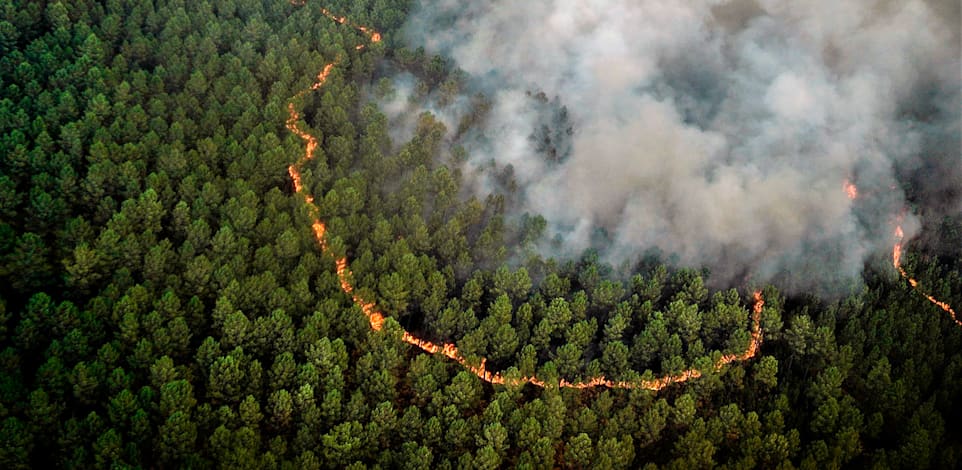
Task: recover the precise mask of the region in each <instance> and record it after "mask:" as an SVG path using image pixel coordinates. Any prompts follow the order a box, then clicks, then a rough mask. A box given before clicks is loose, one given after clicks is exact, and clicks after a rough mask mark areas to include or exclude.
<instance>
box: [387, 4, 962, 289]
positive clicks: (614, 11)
mask: <svg viewBox="0 0 962 470" xmlns="http://www.w3.org/2000/svg"><path fill="white" fill-rule="evenodd" d="M959 28H960V21H959V6H958V2H957V0H948V1H944V2H928V1H919V0H908V1H868V0H849V1H841V2H840V1H838V0H806V1H788V0H784V1H783V0H758V1H755V0H750V1H741V0H736V1H731V2H725V1H697V0H694V1H686V2H677V1H668V0H654V1H653V0H642V1H637V0H631V1H625V0H589V1H576V0H529V1H523V2H519V1H501V0H496V1H487V0H485V1H463V0H425V1H422V2H420V6H419V7H418V8H416V9H415V10H414V12H413V13H412V15H411V18H410V20H409V23H408V24H407V25H406V27H405V34H406V36H405V40H406V42H407V43H408V44H409V45H410V46H412V47H417V46H423V47H425V48H426V49H427V50H428V51H429V52H430V53H438V54H442V55H444V56H446V57H448V58H450V59H452V60H453V61H454V62H455V63H456V64H457V65H458V66H460V67H461V68H462V69H464V70H465V71H466V72H467V73H468V74H469V76H470V77H471V82H472V84H473V86H476V87H477V88H479V89H480V90H482V91H484V93H485V94H486V95H487V96H488V97H489V98H490V99H491V100H492V109H491V113H490V115H489V116H488V119H487V120H486V121H485V123H484V126H483V128H482V132H481V133H480V134H481V135H483V137H484V138H478V139H474V140H467V141H465V142H464V143H465V144H466V146H467V148H468V150H469V152H470V160H469V162H468V163H467V165H468V168H466V171H465V173H466V174H468V175H470V178H472V183H473V184H474V186H475V188H476V190H477V191H478V192H479V193H481V194H482V195H483V194H485V193H487V192H490V191H491V190H492V188H493V186H492V181H493V179H492V174H493V172H491V171H489V170H477V169H478V168H490V165H491V163H492V162H493V163H494V164H495V165H496V166H497V167H498V168H503V167H505V166H507V165H511V166H512V167H513V170H514V176H515V178H516V179H517V181H518V183H519V184H520V188H521V191H523V195H522V203H521V204H520V207H517V209H516V210H517V211H518V213H523V212H526V211H530V212H535V213H539V214H542V215H544V216H545V218H546V219H547V220H548V221H549V230H550V233H549V235H550V236H551V237H560V239H561V240H563V244H562V246H563V247H564V248H563V251H564V252H563V253H554V254H561V255H573V256H574V255H577V254H580V253H581V252H582V250H584V249H585V248H588V247H589V246H592V244H593V243H594V244H597V243H598V239H599V237H598V236H597V234H598V232H599V231H598V230H597V229H598V228H603V229H604V230H605V231H606V233H607V236H608V239H607V240H606V241H604V242H603V243H601V245H602V246H600V248H602V251H603V254H604V257H605V258H606V259H607V260H608V261H609V262H612V263H613V264H615V265H618V264H621V263H622V261H624V260H626V259H628V260H633V259H637V258H638V257H639V256H641V255H642V254H643V253H645V251H646V250H649V249H652V248H657V249H660V250H661V251H662V252H664V253H665V254H672V255H674V256H675V257H676V259H677V260H678V262H679V263H680V264H682V265H688V266H703V265H704V266H709V267H711V269H712V278H713V279H714V280H715V281H716V282H722V283H738V282H744V280H745V279H746V277H747V276H750V277H751V279H754V280H756V281H768V280H773V279H774V280H778V281H779V282H780V283H782V284H787V285H788V286H789V287H790V288H797V289H815V290H817V291H820V292H823V293H831V292H832V291H833V290H834V289H835V286H837V281H838V280H840V279H855V278H857V276H858V275H859V274H860V273H861V272H862V270H863V265H864V261H865V259H866V257H867V256H869V255H872V254H876V255H878V254H880V253H881V254H883V255H884V253H887V252H890V250H891V246H892V243H893V240H894V239H893V235H892V231H893V228H894V224H895V219H896V217H897V216H898V215H899V214H900V213H902V212H904V208H905V207H907V204H906V200H905V199H906V197H905V194H903V192H902V190H901V189H898V188H900V187H902V186H900V181H899V180H898V179H897V178H896V175H898V174H899V172H903V173H906V174H915V175H918V174H919V172H924V171H932V173H933V174H932V182H930V183H928V182H927V183H926V184H931V185H933V186H932V187H933V188H958V187H959V186H962V178H960V174H962V170H960V168H962V156H960V149H959V143H960V142H959V127H960V121H959V114H960V108H962V104H960V86H962V82H960V78H959V76H960V73H962V71H960V70H962V69H960V67H962V66H960V36H959ZM399 78H400V79H399V80H398V83H399V84H400V88H401V91H402V92H403V91H404V90H403V84H404V83H405V82H406V80H404V79H403V77H399ZM538 91H543V92H545V93H546V94H547V96H548V97H549V98H554V97H558V99H559V102H560V104H561V105H564V106H566V107H567V110H568V114H569V118H570V120H571V124H572V125H573V129H574V133H573V135H572V136H571V137H570V139H571V141H570V149H571V151H570V155H569V156H568V157H567V158H566V159H565V160H563V161H561V162H560V163H558V162H549V161H547V160H546V159H545V158H543V156H539V155H538V154H537V153H536V151H535V149H534V145H535V143H534V142H533V140H532V139H530V136H531V134H532V130H533V129H534V128H535V126H536V124H537V123H541V122H543V120H544V113H543V112H540V111H537V109H538V108H537V107H536V106H532V105H531V102H532V98H530V97H528V96H526V92H538ZM402 95H403V93H402ZM466 99H467V98H466V97H465V98H464V100H466ZM385 109H386V110H387V112H388V114H392V113H396V114H399V113H401V112H403V106H398V105H397V104H396V103H395V104H393V105H392V104H391V103H387V104H386V107H385ZM462 110H463V106H452V107H449V108H447V109H442V110H435V111H436V113H437V114H439V116H440V117H441V118H442V119H443V120H446V121H448V122H450V123H456V122H457V113H459V112H462ZM453 127H456V124H452V125H449V129H451V128H453ZM847 178H850V179H852V180H853V181H855V182H856V184H857V185H858V188H859V192H860V197H859V198H858V199H857V200H855V201H854V202H853V201H850V200H849V199H848V198H847V197H846V194H845V192H844V191H843V182H844V181H845V180H846V179H847ZM893 188H894V189H893ZM933 190H934V189H933ZM939 190H941V189H939ZM949 191H950V192H949V193H946V194H949V195H950V196H949V197H948V198H949V200H942V201H940V202H939V209H938V210H939V211H941V213H958V212H959V211H962V204H960V201H959V200H958V194H959V193H958V192H951V191H954V190H949ZM943 199H945V197H943ZM903 226H904V228H905V229H906V235H907V236H909V237H911V236H913V235H915V234H916V233H917V231H918V229H919V226H920V225H919V220H918V217H916V216H915V215H913V211H912V210H911V209H910V210H908V211H907V212H905V219H904V222H903ZM547 246H548V244H546V251H550V250H549V249H548V248H547ZM789 273H790V274H789Z"/></svg>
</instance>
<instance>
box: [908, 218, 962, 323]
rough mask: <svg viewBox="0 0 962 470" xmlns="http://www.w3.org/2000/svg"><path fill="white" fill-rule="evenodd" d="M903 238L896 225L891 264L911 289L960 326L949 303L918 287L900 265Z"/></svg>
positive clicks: (915, 281) (916, 282)
mask: <svg viewBox="0 0 962 470" xmlns="http://www.w3.org/2000/svg"><path fill="white" fill-rule="evenodd" d="M900 218H901V217H900ZM904 238H905V232H903V231H902V225H901V224H898V225H896V226H895V245H894V246H893V247H892V266H894V267H895V269H896V270H897V271H898V272H899V274H900V275H901V276H902V277H903V278H905V280H907V281H909V285H910V286H912V288H913V289H915V290H916V291H917V292H918V293H920V294H922V296H923V297H925V298H926V299H928V301H929V302H932V304H934V305H935V306H936V307H939V308H941V309H942V310H944V311H945V312H946V313H948V314H949V317H950V318H952V321H954V322H955V324H957V325H959V326H962V321H960V320H959V318H958V316H957V315H956V314H955V310H953V309H952V306H951V305H949V304H948V303H947V302H943V301H941V300H939V299H936V298H935V297H934V296H933V295H932V294H929V293H927V292H924V291H922V290H921V289H920V288H919V281H917V280H915V278H913V277H912V276H909V273H907V272H905V268H903V267H902V244H903V242H904Z"/></svg>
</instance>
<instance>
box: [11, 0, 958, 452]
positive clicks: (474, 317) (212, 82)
mask: <svg viewBox="0 0 962 470" xmlns="http://www.w3.org/2000/svg"><path fill="white" fill-rule="evenodd" d="M411 8H412V5H411V2H409V1H408V0H355V1H346V0H330V1H325V2H323V3H322V2H318V1H315V0H307V1H306V2H293V3H291V2H288V1H285V0H224V1H216V2H214V1H210V0H199V1H192V2H191V1H185V0H106V1H103V2H97V1H93V0H78V1H71V2H66V1H59V0H58V1H49V0H47V1H29V0H0V156H2V157H0V467H3V468H9V469H19V468H251V469H261V468H264V469H271V468H277V469H320V468H354V469H361V468H418V469H428V468H431V469H454V468H479V469H494V468H514V467H518V468H561V467H564V468H602V469H607V468H645V469H652V470H654V469H657V468H679V469H689V468H714V467H721V468H732V469H733V468H779V469H793V468H803V469H823V468H840V467H871V468H960V467H962V426H960V424H959V423H962V392H960V390H962V327H959V326H958V325H957V324H956V322H954V321H953V318H952V316H951V315H949V313H947V312H946V311H944V310H943V309H940V308H939V307H938V306H937V305H933V303H932V301H930V299H929V298H927V297H926V295H930V296H932V298H935V299H939V300H940V301H944V302H946V303H947V305H952V306H955V307H956V308H958V306H962V277H960V273H962V253H959V252H952V251H945V250H941V251H940V250H935V249H929V248H928V247H927V245H926V244H925V243H912V242H911V241H906V245H905V249H904V252H902V253H900V257H901V258H900V260H898V259H897V260H896V264H897V265H898V266H899V267H901V268H903V269H904V270H905V272H907V273H910V275H911V276H913V279H914V280H917V283H918V284H919V288H918V289H916V288H913V287H914V286H913V285H911V284H910V283H909V282H908V281H907V279H906V277H905V276H902V275H900V273H899V272H898V271H897V270H895V269H888V270H885V271H879V272H867V273H866V282H865V283H864V284H861V285H859V286H857V287H856V288H853V289H852V292H851V293H850V294H849V295H848V296H845V297H844V298H841V299H835V300H826V299H822V298H819V297H817V296H815V295H803V294H791V295H789V294H787V293H783V292H781V291H780V290H779V289H778V287H777V286H776V285H767V284H759V285H753V284H748V285H740V286H731V287H730V288H728V289H718V288H714V287H711V286H712V285H713V284H711V283H710V282H709V280H710V278H711V272H710V270H709V269H707V268H702V267H698V266H695V267H685V266H678V265H676V264H674V263H671V262H670V260H669V259H663V258H664V257H659V256H654V255H652V256H649V257H646V258H644V259H643V260H642V261H640V262H639V263H637V264H636V265H634V266H632V269H631V271H632V274H631V275H629V276H623V275H621V274H620V269H618V267H615V266H611V265H610V264H609V263H607V262H606V261H605V260H604V258H602V257H600V256H599V255H598V253H597V252H595V251H593V250H587V251H586V252H584V253H583V254H582V255H581V256H579V257H578V258H577V259H574V260H568V259H555V258H552V257H546V256H544V255H542V254H541V252H540V251H539V250H537V249H536V246H537V245H538V244H539V243H541V242H542V241H543V239H544V238H545V237H546V227H545V225H546V224H545V220H544V218H542V217H541V216H539V215H537V214H527V215H525V216H524V217H520V218H517V217H512V216H510V215H509V214H508V211H507V207H508V205H509V204H510V202H511V198H512V197H514V196H513V195H512V188H513V185H512V181H511V175H510V174H506V175H503V183H504V184H503V185H502V186H501V189H502V190H503V194H493V195H491V196H489V197H486V198H479V197H476V196H475V195H473V194H472V193H471V192H469V191H467V190H466V188H465V186H466V183H465V179H466V178H465V175H464V174H463V173H462V171H461V168H462V167H461V166H460V165H459V164H458V163H459V159H463V158H466V157H465V156H464V155H463V154H459V153H458V152H454V155H453V156H452V155H447V154H446V152H442V151H441V149H442V147H443V146H444V145H446V143H447V142H450V139H451V138H452V136H457V135H459V134H462V133H464V132H466V130H467V129H469V128H471V126H474V125H475V124H476V122H478V121H480V120H483V119H485V117H486V116H485V110H486V99H485V97H484V96H481V95H478V96H475V97H473V98H472V99H471V100H470V103H471V106H473V112H472V113H469V114H468V115H467V117H466V118H465V119H464V120H463V121H462V122H461V123H459V125H458V128H454V129H451V128H448V126H446V125H445V124H444V123H443V122H442V121H441V120H439V119H437V118H436V117H435V116H434V115H432V114H431V113H423V114H420V115H419V116H417V120H416V126H415V128H414V130H413V137H412V138H410V139H409V140H405V141H397V140H396V139H394V138H392V133H391V129H390V123H389V120H388V118H387V116H386V115H385V114H384V113H383V112H382V110H380V109H379V108H378V106H377V104H376V103H377V101H378V97H383V96H384V95H387V94H390V93H391V90H390V88H391V85H390V83H388V82H387V81H386V80H384V78H385V77H386V76H387V74H388V73H389V71H397V70H401V71H404V72H407V73H410V74H411V75H413V76H414V77H416V78H417V80H418V82H417V90H418V93H420V94H422V95H426V94H428V93H438V94H440V95H442V96H448V97H451V96H453V95H455V94H458V93H461V90H463V89H466V85H465V84H464V82H465V80H466V78H465V76H464V74H463V72H461V71H459V70H458V69H457V66H456V64H453V63H451V61H448V60H446V59H445V58H443V57H440V56H435V55H431V54H429V53H426V52H425V51H424V49H417V48H416V49H411V48H409V47H407V46H405V45H404V44H403V43H402V42H401V41H399V40H398V39H397V32H398V30H399V28H401V26H402V24H403V23H404V21H405V19H406V17H407V15H408V14H409V12H410V9H411ZM341 15H343V16H341ZM361 25H363V27H364V28H366V29H360V28H361ZM329 64H334V65H332V66H330V67H328V65H329ZM319 74H321V75H319ZM534 98H535V99H536V100H537V99H541V98H543V97H537V96H534ZM542 101H544V103H547V99H542ZM543 105H544V106H548V105H547V104H543ZM563 112H567V111H563ZM542 132H543V133H545V134H546V135H547V134H550V133H552V132H554V131H549V130H547V129H544V130H543V131H542ZM569 132H570V131H569ZM561 133H562V134H563V133H564V131H563V130H562V131H561ZM556 140H557V139H556ZM544 142H545V148H546V151H545V154H546V157H545V158H549V159H552V158H559V156H558V155H559V154H564V153H565V150H564V149H561V150H558V149H553V148H551V149H549V147H551V139H549V138H548V137H545V138H544ZM442 154H444V155H442ZM318 227H320V229H319V228H318ZM926 229H927V230H928V229H931V230H933V231H935V233H934V234H933V233H929V235H928V237H930V238H933V239H942V240H947V241H949V242H951V241H953V240H955V241H957V240H959V239H960V235H959V234H960V233H962V219H951V218H946V219H945V220H937V221H932V222H930V223H928V224H927V225H926ZM900 243H901V242H900ZM956 244H957V243H956ZM899 248H901V245H899ZM891 256H892V253H890V252H889V253H879V254H878V257H879V258H880V259H882V260H886V262H887V260H889V257H891ZM899 261H901V264H900V265H899ZM888 266H889V268H891V263H889V264H888ZM906 276H907V275H906ZM345 286H347V287H350V288H349V289H348V288H346V287H345ZM919 289H924V290H921V291H920V290H919ZM366 305H367V306H370V307H365V306H366ZM371 308H376V309H377V310H378V311H377V313H376V315H377V317H376V318H375V316H374V315H375V314H374V313H372V312H371V311H367V310H369V309H371ZM375 319H376V320H377V327H376V328H375V327H373V326H374V325H375ZM411 337H416V338H418V339H420V340H422V341H429V342H431V344H435V345H441V344H450V345H453V347H455V348H456V350H457V351H458V357H457V358H455V360H452V357H451V356H450V355H447V356H446V355H445V354H444V353H442V352H440V351H438V352H435V353H434V354H431V353H429V352H426V351H425V348H424V347H418V346H417V345H416V344H414V343H413V341H414V340H411V339H410V338H411ZM756 349H757V351H756ZM749 352H750V353H751V354H749ZM726 358H727V359H726ZM479 368H480V370H482V371H484V372H483V373H481V374H478V373H477V371H478V370H479ZM489 371H490V372H491V373H492V374H493V373H497V374H498V376H499V377H501V378H502V379H503V380H502V382H503V383H491V382H492V381H491V380H485V377H490V375H486V372H489ZM692 371H695V372H696V373H697V374H695V373H693V372H692ZM685 374H687V376H686V379H684V380H681V379H679V378H680V377H682V376H685ZM601 376H604V377H605V378H606V379H607V380H609V381H610V384H609V385H600V386H586V387H571V386H564V385H565V384H568V385H570V384H578V383H585V382H589V381H591V380H592V379H594V378H597V377H601ZM532 377H536V378H537V381H538V383H534V382H533V381H532V380H522V379H523V378H532ZM689 377H690V378H689ZM665 378H668V379H665ZM659 380H661V381H662V383H664V385H662V386H658V387H654V386H646V387H641V386H637V387H624V386H610V385H611V384H614V385H617V384H618V383H621V384H625V383H635V384H641V383H646V384H652V383H656V382H658V381H659Z"/></svg>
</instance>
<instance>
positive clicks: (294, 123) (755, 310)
mask: <svg viewBox="0 0 962 470" xmlns="http://www.w3.org/2000/svg"><path fill="white" fill-rule="evenodd" d="M291 3H292V4H293V5H303V4H304V0H292V1H291ZM321 12H322V13H324V15H326V16H327V17H329V18H331V19H332V20H334V21H336V22H338V23H340V24H344V25H349V26H351V27H353V28H355V29H357V30H358V31H360V32H362V33H364V34H365V35H366V36H367V37H368V40H369V41H370V42H372V43H375V42H378V41H380V40H381V34H380V33H378V32H377V31H374V30H372V29H369V28H367V27H364V26H358V25H354V24H352V23H350V22H349V21H348V20H347V18H345V17H343V16H336V15H334V14H333V13H331V12H330V11H328V10H326V9H321ZM363 48H364V44H361V45H358V46H357V49H358V50H360V49H363ZM337 63H338V61H334V62H331V63H329V64H327V65H325V66H324V69H323V70H321V72H320V73H319V74H318V75H317V80H316V81H315V82H314V83H313V84H312V85H311V87H310V88H308V89H307V90H302V91H300V92H298V93H297V94H296V95H294V97H293V98H292V99H291V101H290V102H289V103H288V105H287V110H288V118H287V121H286V123H285V124H286V127H287V129H288V130H290V131H291V133H293V134H294V135H296V136H298V137H300V138H301V139H302V140H303V141H304V155H303V156H302V157H301V159H300V160H299V161H298V162H297V163H295V164H293V165H290V166H288V167H287V172H288V174H290V176H291V181H293V185H294V192H295V193H297V194H301V195H303V196H304V203H305V204H306V205H307V206H308V208H310V209H311V213H312V214H315V215H314V219H313V221H312V224H311V229H312V230H313V232H314V238H315V239H316V240H317V244H318V246H319V247H320V249H321V251H322V252H329V248H328V244H327V240H326V238H325V234H326V227H325V225H324V222H322V221H321V219H320V218H319V217H318V216H317V215H316V214H319V213H320V209H319V208H318V206H317V205H316V204H314V197H313V196H312V195H310V194H307V193H306V192H305V191H304V184H303V182H302V178H301V167H302V166H303V165H304V163H306V162H307V161H309V160H311V159H312V158H314V151H315V150H316V149H317V145H318V142H317V139H316V138H315V137H314V136H312V135H310V134H309V133H307V132H306V131H304V130H302V129H301V128H300V127H299V126H298V121H299V120H300V114H298V112H297V110H296V108H295V106H294V102H295V101H296V100H298V99H300V98H301V97H302V96H304V95H305V94H306V93H308V92H310V91H314V90H317V89H319V88H320V87H322V86H323V85H324V83H325V82H326V81H327V78H328V76H330V74H331V71H332V70H333V69H334V66H335V65H336V64H337ZM335 270H336V273H337V278H338V281H339V282H340V285H341V290H342V291H343V292H344V293H345V294H347V295H349V296H351V300H352V301H353V302H354V304H355V305H357V306H358V307H360V309H361V312H363V313H364V315H365V316H366V317H367V319H368V322H369V323H370V325H371V329H372V330H374V331H380V330H381V329H383V328H384V315H383V314H382V313H381V312H379V311H378V310H377V307H376V306H375V305H374V303H373V302H370V301H367V300H364V299H362V298H361V297H360V296H359V295H358V294H357V292H355V289H354V285H353V284H351V278H352V277H353V276H352V274H351V269H350V268H349V267H348V262H347V258H346V257H341V258H338V259H337V260H336V261H335ZM753 300H754V306H753V307H752V327H751V342H750V343H749V345H748V348H747V349H746V350H745V351H744V352H742V353H741V354H728V355H725V356H722V357H721V358H720V359H719V360H718V361H716V362H715V364H714V368H715V370H718V369H721V368H722V367H723V366H725V365H726V364H730V363H732V362H735V361H744V360H747V359H750V358H752V357H754V356H755V354H757V353H758V349H759V346H760V345H761V342H762V332H761V327H760V322H761V313H762V307H763V306H764V305H765V300H764V299H763V298H762V293H761V292H760V291H756V292H755V293H754V294H753ZM401 340H402V341H404V342H405V343H408V344H411V345H414V346H416V347H418V348H420V349H421V350H423V351H425V352H428V353H431V354H438V353H440V354H441V355H443V356H445V357H447V358H448V359H451V360H452V361H454V362H457V363H458V364H461V365H462V366H464V367H465V368H466V369H467V370H469V371H471V373H473V374H474V375H476V376H478V377H479V378H480V379H481V380H483V381H485V382H488V383H492V384H505V383H510V384H512V385H521V384H531V385H534V386H537V387H542V388H544V387H547V386H548V385H549V384H547V383H545V382H544V381H543V380H541V379H539V378H537V377H521V378H515V379H511V380H510V381H507V379H505V377H504V376H503V375H502V374H501V373H500V372H491V371H488V370H487V369H486V363H487V359H485V358H481V362H480V364H477V365H475V364H473V363H471V362H470V361H469V360H468V359H467V358H465V357H464V356H463V355H462V354H461V353H460V352H459V351H458V348H457V346H455V345H454V344H452V343H443V344H440V345H439V344H436V343H433V342H431V341H428V340H424V339H421V338H418V337H416V336H414V335H412V334H411V333H409V332H407V331H403V333H402V335H401ZM701 375H702V373H701V371H699V370H697V369H688V370H685V371H682V372H680V373H678V374H674V375H668V376H664V377H660V378H657V379H652V380H638V381H633V382H629V381H618V382H616V381H612V380H609V379H606V378H605V377H604V376H600V377H595V378H592V379H589V380H587V381H582V382H568V381H567V380H564V379H561V380H560V381H559V383H558V386H559V387H562V388H575V389H585V388H591V387H609V388H641V389H647V390H654V391H657V390H661V389H663V388H665V387H667V386H669V385H671V384H673V383H680V382H685V381H687V380H689V379H695V378H698V377H701Z"/></svg>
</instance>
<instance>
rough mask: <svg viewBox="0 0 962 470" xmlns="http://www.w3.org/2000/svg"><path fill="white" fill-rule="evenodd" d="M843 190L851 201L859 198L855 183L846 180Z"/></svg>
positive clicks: (843, 183)
mask: <svg viewBox="0 0 962 470" xmlns="http://www.w3.org/2000/svg"><path fill="white" fill-rule="evenodd" d="M842 188H843V189H844V190H845V195H846V196H848V198H849V199H851V200H853V201H854V200H855V198H857V197H858V187H857V186H855V183H852V182H851V181H849V180H847V179H846V180H845V181H844V182H842Z"/></svg>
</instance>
